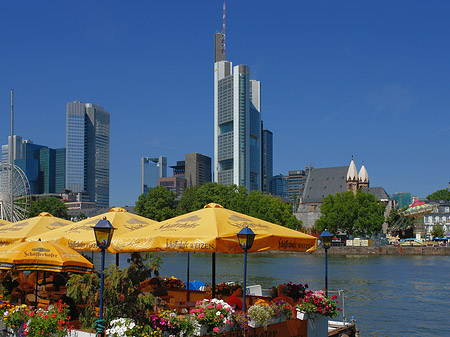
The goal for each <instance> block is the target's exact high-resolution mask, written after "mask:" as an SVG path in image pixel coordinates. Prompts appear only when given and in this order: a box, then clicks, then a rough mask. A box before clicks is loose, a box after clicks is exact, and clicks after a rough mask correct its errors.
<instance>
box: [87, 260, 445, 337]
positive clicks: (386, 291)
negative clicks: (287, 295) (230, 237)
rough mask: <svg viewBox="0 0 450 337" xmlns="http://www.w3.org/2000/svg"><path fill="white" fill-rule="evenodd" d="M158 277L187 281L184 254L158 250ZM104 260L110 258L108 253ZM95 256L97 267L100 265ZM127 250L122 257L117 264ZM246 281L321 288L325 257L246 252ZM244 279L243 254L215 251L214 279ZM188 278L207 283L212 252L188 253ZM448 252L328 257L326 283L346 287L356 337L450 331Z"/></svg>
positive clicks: (109, 261) (329, 286)
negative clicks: (415, 254) (290, 283)
mask: <svg viewBox="0 0 450 337" xmlns="http://www.w3.org/2000/svg"><path fill="white" fill-rule="evenodd" d="M157 255H158V256H161V257H162V259H163V265H162V268H161V270H160V275H161V276H175V277H177V278H181V279H183V280H184V281H185V280H186V266H187V254H186V253H168V252H166V253H158V254H157ZM107 256H108V257H107V265H108V264H109V263H114V260H113V255H111V254H107ZM98 258H99V256H96V258H95V265H96V268H98V266H100V264H99V259H98ZM126 259H127V255H126V254H122V255H121V256H120V265H121V267H122V268H123V267H125V266H126ZM247 270H248V271H247V285H255V284H260V285H261V286H262V287H263V288H266V289H268V288H270V287H272V286H277V285H278V284H281V283H285V282H288V281H292V282H294V283H302V284H304V283H307V284H308V286H309V289H311V290H319V289H323V288H324V275H325V265H324V256H323V255H318V254H295V253H272V252H267V253H249V254H248V269H247ZM242 279H243V254H239V255H235V254H216V282H222V281H241V282H242ZM190 280H191V281H193V280H197V281H203V282H205V283H211V254H207V253H191V254H190ZM449 280H450V258H449V257H448V256H386V255H383V256H380V255H375V256H373V255H370V256H364V255H353V256H330V255H329V256H328V288H329V290H330V292H331V291H333V290H340V289H342V290H344V292H345V310H346V316H347V320H350V319H351V317H352V316H353V317H354V318H355V320H356V326H357V328H359V330H360V336H405V337H406V336H449V335H450V332H449V331H448V330H449V327H448V326H447V325H448V323H449V322H450V309H449V298H450V282H449Z"/></svg>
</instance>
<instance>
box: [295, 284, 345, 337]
mask: <svg viewBox="0 0 450 337" xmlns="http://www.w3.org/2000/svg"><path fill="white" fill-rule="evenodd" d="M337 303H338V302H337V301H336V296H333V297H331V298H330V297H328V296H326V295H325V293H324V292H323V291H322V290H319V291H315V292H312V291H308V292H306V294H305V297H303V298H302V299H301V300H300V301H299V302H298V304H297V311H298V313H297V318H299V319H303V320H305V319H306V320H308V337H309V336H325V335H326V334H327V331H328V317H336V316H337V314H338V313H337V312H338V311H340V310H341V309H340V308H338V307H337Z"/></svg>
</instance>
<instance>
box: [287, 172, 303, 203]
mask: <svg viewBox="0 0 450 337" xmlns="http://www.w3.org/2000/svg"><path fill="white" fill-rule="evenodd" d="M288 179H289V193H288V199H289V200H291V201H294V202H295V201H296V200H297V199H298V198H301V196H302V195H303V190H304V188H305V182H306V172H305V171H303V170H297V171H288Z"/></svg>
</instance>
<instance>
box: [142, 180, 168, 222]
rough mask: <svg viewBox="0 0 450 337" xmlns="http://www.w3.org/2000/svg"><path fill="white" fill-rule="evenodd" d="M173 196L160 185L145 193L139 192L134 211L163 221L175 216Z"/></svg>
mask: <svg viewBox="0 0 450 337" xmlns="http://www.w3.org/2000/svg"><path fill="white" fill-rule="evenodd" d="M175 196H176V194H175V193H174V192H172V191H169V190H167V189H165V188H164V187H162V186H157V187H155V188H151V189H150V190H149V191H148V193H147V195H145V194H141V195H140V196H139V199H138V201H136V208H135V210H136V213H137V214H138V215H141V216H144V217H146V218H149V219H152V220H155V221H163V220H167V219H170V218H173V217H174V216H175V214H176V213H175V205H174V203H175Z"/></svg>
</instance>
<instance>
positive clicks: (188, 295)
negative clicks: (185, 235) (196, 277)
mask: <svg viewBox="0 0 450 337" xmlns="http://www.w3.org/2000/svg"><path fill="white" fill-rule="evenodd" d="M190 257H191V255H190V252H187V271H186V273H187V275H186V289H187V300H188V301H189V300H190V297H191V293H190V291H189V265H190V261H189V260H190Z"/></svg>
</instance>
